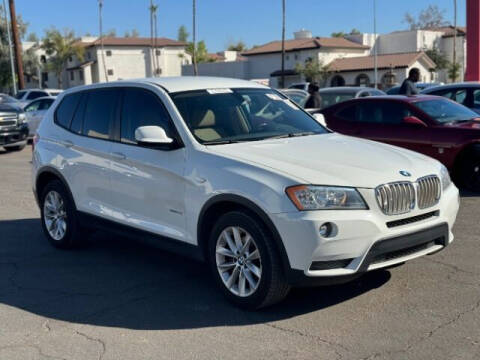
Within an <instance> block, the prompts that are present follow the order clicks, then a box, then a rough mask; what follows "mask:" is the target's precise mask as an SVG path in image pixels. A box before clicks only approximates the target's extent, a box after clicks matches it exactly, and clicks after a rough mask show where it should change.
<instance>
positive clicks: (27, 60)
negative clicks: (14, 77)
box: [22, 46, 41, 81]
mask: <svg viewBox="0 0 480 360" xmlns="http://www.w3.org/2000/svg"><path fill="white" fill-rule="evenodd" d="M36 50H37V46H32V47H30V48H29V49H28V50H25V51H24V52H23V54H22V61H23V73H24V74H25V75H26V76H27V77H28V76H30V77H31V78H32V79H34V80H36V81H38V70H39V69H40V68H41V65H40V61H39V59H38V56H37V54H36Z"/></svg>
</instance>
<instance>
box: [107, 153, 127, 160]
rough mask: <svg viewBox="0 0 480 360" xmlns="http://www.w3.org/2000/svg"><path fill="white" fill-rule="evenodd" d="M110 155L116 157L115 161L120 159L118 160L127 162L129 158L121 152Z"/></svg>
mask: <svg viewBox="0 0 480 360" xmlns="http://www.w3.org/2000/svg"><path fill="white" fill-rule="evenodd" d="M110 155H112V157H114V158H115V159H118V160H125V159H126V158H127V157H126V156H125V154H123V153H121V152H112V153H110Z"/></svg>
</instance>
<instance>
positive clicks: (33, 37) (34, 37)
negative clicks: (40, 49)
mask: <svg viewBox="0 0 480 360" xmlns="http://www.w3.org/2000/svg"><path fill="white" fill-rule="evenodd" d="M27 41H31V42H35V43H38V42H39V40H38V36H37V34H35V33H30V34H28V36H27Z"/></svg>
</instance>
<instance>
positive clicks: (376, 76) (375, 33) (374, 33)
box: [373, 0, 378, 89]
mask: <svg viewBox="0 0 480 360" xmlns="http://www.w3.org/2000/svg"><path fill="white" fill-rule="evenodd" d="M373 37H374V42H373V62H374V64H373V68H374V73H375V75H374V80H375V89H377V88H378V63H377V60H378V59H377V0H373Z"/></svg>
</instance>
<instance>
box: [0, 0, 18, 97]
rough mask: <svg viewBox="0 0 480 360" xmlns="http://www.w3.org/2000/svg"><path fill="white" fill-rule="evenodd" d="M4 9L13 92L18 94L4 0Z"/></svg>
mask: <svg viewBox="0 0 480 360" xmlns="http://www.w3.org/2000/svg"><path fill="white" fill-rule="evenodd" d="M3 11H4V13H5V23H6V24H7V36H8V53H9V55H10V66H11V70H12V83H13V94H14V95H16V94H17V80H16V79H15V64H14V62H13V51H12V36H11V35H10V26H9V25H8V15H7V4H6V3H5V0H3Z"/></svg>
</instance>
